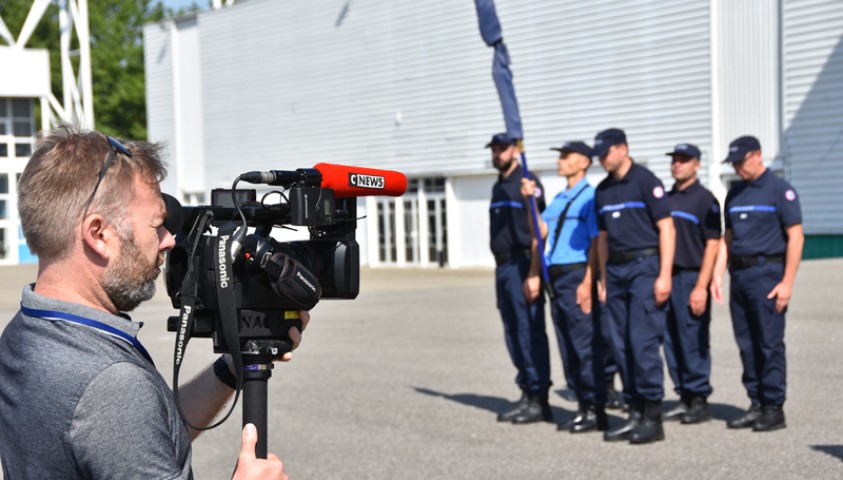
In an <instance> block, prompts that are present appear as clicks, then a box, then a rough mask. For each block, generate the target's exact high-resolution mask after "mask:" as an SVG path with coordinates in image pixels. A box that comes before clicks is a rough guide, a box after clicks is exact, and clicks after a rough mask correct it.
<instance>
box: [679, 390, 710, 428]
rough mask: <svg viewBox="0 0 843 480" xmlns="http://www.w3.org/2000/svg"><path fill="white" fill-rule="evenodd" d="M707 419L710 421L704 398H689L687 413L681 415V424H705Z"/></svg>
mask: <svg viewBox="0 0 843 480" xmlns="http://www.w3.org/2000/svg"><path fill="white" fill-rule="evenodd" d="M709 419H711V413H710V412H709V411H708V402H706V400H705V397H693V398H691V403H690V404H689V406H688V411H687V412H685V414H684V415H682V423H683V424H685V425H690V424H694V423H702V422H707V421H708V420H709Z"/></svg>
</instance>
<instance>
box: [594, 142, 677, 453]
mask: <svg viewBox="0 0 843 480" xmlns="http://www.w3.org/2000/svg"><path fill="white" fill-rule="evenodd" d="M594 155H595V156H597V157H599V158H600V164H601V165H603V168H604V169H605V170H606V171H607V172H608V175H607V176H606V178H605V179H604V180H603V181H602V182H600V185H598V186H597V192H596V194H595V207H596V208H597V213H598V216H597V221H598V226H599V228H600V236H599V237H598V253H599V259H600V269H601V273H602V275H601V277H602V282H604V284H605V288H604V289H603V291H604V295H605V299H606V306H607V307H608V309H609V312H610V314H611V318H612V322H613V327H614V328H612V332H611V334H612V335H611V336H612V339H613V341H612V348H613V349H614V352H615V359H616V361H617V362H618V366H619V367H620V373H621V379H622V381H623V384H624V396H625V397H626V398H627V403H628V404H629V418H628V419H627V421H626V422H625V423H624V424H623V425H622V426H621V427H619V428H615V429H613V430H609V431H607V432H606V433H605V434H604V439H605V440H607V441H617V440H629V441H630V442H631V443H648V442H652V441H656V440H663V439H664V429H663V428H662V418H661V402H662V398H663V397H664V372H663V366H662V359H661V344H662V340H663V338H664V330H665V319H666V316H667V300H668V297H669V296H670V289H671V271H672V268H673V249H674V241H675V238H674V237H675V233H674V228H673V219H672V218H671V217H670V205H669V203H668V199H667V195H666V194H665V191H664V186H663V185H662V183H661V181H659V179H658V178H656V176H655V175H653V173H652V172H650V171H649V170H647V169H646V168H644V167H642V166H640V165H638V164H636V163H634V162H633V160H632V158H630V156H629V149H628V146H627V143H626V134H624V132H623V131H622V130H619V129H616V128H610V129H608V130H604V131H602V132H600V133H598V134H597V136H596V138H595V140H594Z"/></svg>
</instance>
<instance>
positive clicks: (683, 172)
mask: <svg viewBox="0 0 843 480" xmlns="http://www.w3.org/2000/svg"><path fill="white" fill-rule="evenodd" d="M667 155H669V156H671V162H670V173H671V174H672V175H673V178H674V180H676V183H674V184H673V189H672V190H671V191H670V192H669V193H668V199H669V200H670V215H671V216H672V217H673V223H674V226H675V228H676V253H675V255H674V257H673V285H672V288H671V291H670V310H669V311H668V315H667V335H666V336H665V340H664V353H665V359H666V360H667V369H668V372H669V373H670V378H671V379H672V380H673V385H674V387H675V390H676V393H677V394H678V395H679V403H677V405H676V406H675V407H674V408H672V409H671V410H668V411H667V412H665V414H664V419H665V420H680V421H681V422H682V423H685V424H692V423H700V422H704V421H706V420H708V419H709V418H711V415H710V413H709V411H708V403H707V398H708V396H709V395H711V392H712V388H711V384H710V383H709V377H710V376H711V356H710V355H709V326H710V323H711V302H710V301H709V298H708V287H709V284H710V283H711V276H712V272H713V271H714V262H715V260H716V259H717V251H718V249H719V246H720V203H719V202H718V201H717V199H716V198H714V195H712V193H711V192H710V191H709V190H707V189H706V188H705V187H703V186H702V185H700V182H699V179H698V178H697V172H698V171H699V169H700V150H699V148H697V147H696V145H692V144H690V143H680V144H678V145H676V147H675V148H674V149H673V151H672V152H669V153H668V154H667Z"/></svg>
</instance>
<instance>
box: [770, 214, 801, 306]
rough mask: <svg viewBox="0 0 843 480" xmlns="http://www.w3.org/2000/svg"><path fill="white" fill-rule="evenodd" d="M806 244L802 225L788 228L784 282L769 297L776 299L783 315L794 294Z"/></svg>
mask: <svg viewBox="0 0 843 480" xmlns="http://www.w3.org/2000/svg"><path fill="white" fill-rule="evenodd" d="M804 244H805V234H804V233H803V232H802V224H800V223H797V224H796V225H791V226H789V227H787V251H786V252H785V259H784V276H783V277H782V281H781V282H779V284H778V285H776V286H775V288H773V290H772V291H771V292H770V293H769V294H768V295H767V298H768V299H772V298H775V299H776V311H777V312H779V313H781V312H783V311H784V309H785V308H787V305H788V303H790V297H791V294H792V292H793V282H794V280H796V270H798V269H799V262H800V260H801V259H802V246H803V245H804Z"/></svg>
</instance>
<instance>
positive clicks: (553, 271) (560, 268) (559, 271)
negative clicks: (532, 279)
mask: <svg viewBox="0 0 843 480" xmlns="http://www.w3.org/2000/svg"><path fill="white" fill-rule="evenodd" d="M587 265H588V264H587V263H585V262H580V263H566V264H564V265H551V266H549V267H547V273H548V275H550V278H552V279H554V280H556V279H557V278H559V277H561V276H562V275H564V274H566V273H568V272H573V271H576V270H582V269H584V268H585V267H586V266H587Z"/></svg>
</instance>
